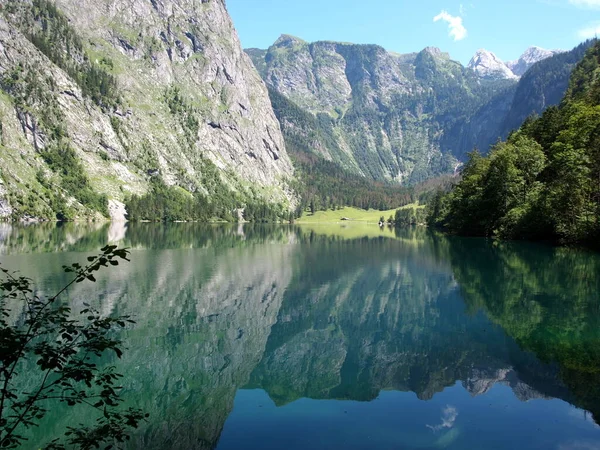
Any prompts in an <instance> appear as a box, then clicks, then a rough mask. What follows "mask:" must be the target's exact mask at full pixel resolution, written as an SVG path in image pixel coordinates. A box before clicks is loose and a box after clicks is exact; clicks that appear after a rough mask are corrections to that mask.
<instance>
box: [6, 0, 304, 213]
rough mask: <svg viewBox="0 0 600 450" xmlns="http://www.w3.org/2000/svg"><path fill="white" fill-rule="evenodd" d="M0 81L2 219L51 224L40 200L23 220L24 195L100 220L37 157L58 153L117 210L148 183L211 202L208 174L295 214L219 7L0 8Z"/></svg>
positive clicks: (245, 64) (284, 170) (278, 150)
mask: <svg viewBox="0 0 600 450" xmlns="http://www.w3.org/2000/svg"><path fill="white" fill-rule="evenodd" d="M83 12H84V13H83ZM0 77H1V79H2V83H1V86H2V91H3V94H2V95H1V96H0V112H1V116H0V120H1V121H2V128H3V130H5V132H4V133H3V140H2V146H3V152H2V153H3V159H2V161H0V165H1V167H2V169H3V171H2V175H3V181H4V191H7V192H8V194H7V195H4V196H3V200H2V201H3V203H2V208H1V211H2V212H3V214H4V215H7V214H8V213H10V212H11V208H12V210H15V209H16V210H17V213H18V215H21V216H23V215H27V213H28V212H29V210H31V215H36V214H38V215H42V216H44V215H48V209H49V208H45V206H48V204H49V203H50V199H49V197H50V196H49V195H40V196H39V198H37V197H36V199H35V201H36V202H37V203H39V204H37V203H36V207H32V208H27V207H25V206H24V205H26V204H27V199H26V198H25V197H27V196H30V195H31V192H32V191H35V189H32V188H31V186H37V187H39V189H38V191H40V192H42V193H44V192H45V190H53V189H52V187H53V186H55V185H56V186H62V187H63V189H62V191H59V193H58V194H57V195H58V197H60V198H62V199H63V200H64V201H65V202H66V203H67V204H68V205H73V206H74V207H76V209H77V211H78V213H81V214H88V215H89V214H92V211H93V210H94V209H97V208H94V207H93V205H89V204H88V203H86V201H85V199H82V198H78V197H77V196H73V195H70V193H69V192H68V191H69V190H68V189H65V187H64V183H61V176H60V173H59V172H60V171H59V170H57V168H56V165H54V166H53V165H52V164H49V163H48V160H49V158H48V157H47V155H46V154H45V153H47V152H48V149H52V148H54V147H56V146H59V147H61V148H64V147H65V146H68V147H69V148H71V149H72V151H73V152H74V154H75V159H76V161H79V162H80V164H81V165H82V168H83V169H82V171H83V174H84V175H85V176H87V178H88V180H89V185H90V189H91V190H92V191H95V192H97V193H101V194H106V196H108V198H109V199H114V200H117V201H122V200H123V199H124V197H125V196H127V195H128V194H130V193H141V192H144V191H145V190H146V189H147V186H148V181H149V179H150V177H151V176H160V177H161V178H162V179H163V180H164V181H165V182H166V183H167V184H168V185H178V186H180V187H182V188H184V189H186V190H188V191H190V192H206V193H207V194H209V195H210V194H212V192H211V187H210V184H211V181H210V180H209V177H210V174H212V173H213V172H214V166H216V167H217V168H218V174H219V176H220V178H221V181H222V182H223V184H225V185H227V186H228V188H229V189H231V190H232V191H236V192H238V193H240V194H241V195H242V196H247V197H261V198H266V199H267V200H268V201H270V202H285V203H290V202H291V203H293V194H291V192H290V190H289V189H288V187H287V179H289V178H290V177H292V176H293V168H292V165H291V163H290V161H289V158H288V156H287V153H286V150H285V144H284V141H283V137H282V135H281V131H280V127H279V123H278V121H277V119H276V117H275V115H274V113H273V110H272V108H271V105H270V102H269V98H268V94H267V90H266V88H265V86H264V84H263V82H262V80H261V78H260V76H259V75H258V73H257V72H256V70H255V69H254V67H253V65H252V63H251V61H250V59H249V58H248V57H247V56H246V55H245V54H244V52H243V51H242V50H241V47H240V43H239V40H238V37H237V34H236V32H235V29H234V27H233V24H232V22H231V19H230V18H229V15H228V13H227V10H226V7H225V3H224V2H223V1H222V0H202V1H193V0H155V1H150V2H147V1H142V0H118V1H112V0H111V1H108V0H100V1H91V0H82V1H79V0H77V1H75V0H58V1H57V2H56V4H55V5H54V3H50V2H47V1H45V0H32V1H25V2H22V1H16V0H8V2H7V3H6V6H5V7H4V8H3V9H2V12H1V15H0ZM30 93H33V95H28V94H30ZM48 116H50V117H48ZM59 125H60V133H59V135H56V128H57V127H58V126H59ZM7 129H8V130H9V132H6V130H7ZM40 155H41V156H42V157H40ZM19 158H22V159H24V160H26V164H20V163H18V162H12V160H19ZM14 164H18V168H17V169H18V170H17V171H16V173H11V174H10V175H6V172H7V169H9V168H10V169H11V170H10V172H13V171H12V167H13V165H14ZM21 166H22V167H21ZM39 171H42V172H47V178H48V180H50V181H47V182H45V183H44V182H41V181H40V179H39V178H40V177H39V176H36V173H37V172H39ZM42 181H43V180H42ZM28 185H29V186H30V187H27V186H28ZM54 191H56V189H54ZM1 192H2V191H0V194H1Z"/></svg>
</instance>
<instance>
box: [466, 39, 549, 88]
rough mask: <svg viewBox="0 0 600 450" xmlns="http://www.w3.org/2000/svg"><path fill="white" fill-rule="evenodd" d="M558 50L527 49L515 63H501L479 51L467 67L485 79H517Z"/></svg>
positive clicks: (499, 60)
mask: <svg viewBox="0 0 600 450" xmlns="http://www.w3.org/2000/svg"><path fill="white" fill-rule="evenodd" d="M558 53H561V51H560V50H546V49H543V48H540V47H529V48H528V49H527V50H526V51H525V53H523V54H522V55H521V56H520V57H519V59H517V60H515V61H508V62H503V61H502V60H501V59H500V58H498V57H497V56H496V55H495V54H494V53H492V52H490V51H488V50H485V49H480V50H477V53H475V56H473V58H471V61H470V62H469V64H468V65H467V67H468V68H469V69H471V70H473V71H474V72H475V73H477V74H478V75H479V76H480V77H482V78H485V79H491V80H497V79H506V80H511V79H518V78H520V77H522V76H523V75H524V74H525V72H527V71H528V70H529V69H530V68H531V66H533V65H534V64H535V63H538V62H540V61H543V60H544V59H547V58H550V57H552V56H554V55H556V54H558Z"/></svg>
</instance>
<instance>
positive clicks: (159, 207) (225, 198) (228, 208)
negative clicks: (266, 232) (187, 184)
mask: <svg viewBox="0 0 600 450" xmlns="http://www.w3.org/2000/svg"><path fill="white" fill-rule="evenodd" d="M125 206H126V209H127V218H128V219H129V220H131V221H133V222H139V221H149V222H177V221H196V222H209V221H219V220H220V221H227V222H237V221H238V220H240V218H241V219H242V220H244V221H247V222H263V223H268V222H279V221H283V220H293V216H290V213H289V211H288V210H287V209H285V208H284V207H283V206H281V205H275V204H272V203H267V202H265V201H263V200H260V199H244V198H242V197H241V196H240V195H236V194H235V193H233V192H230V191H228V190H226V189H225V188H223V187H220V188H219V189H218V191H217V192H215V193H213V194H212V195H207V194H206V193H201V192H196V193H190V192H188V191H186V190H184V189H182V188H180V187H178V186H167V185H166V184H165V183H164V182H163V181H162V179H160V178H158V177H156V178H152V181H151V186H150V190H149V191H148V193H146V194H144V195H142V196H137V195H134V196H131V197H130V198H129V199H127V201H126V205H125ZM238 209H239V210H240V211H241V214H242V216H241V217H240V216H239V215H238Z"/></svg>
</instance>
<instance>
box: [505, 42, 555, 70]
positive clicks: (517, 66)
mask: <svg viewBox="0 0 600 450" xmlns="http://www.w3.org/2000/svg"><path fill="white" fill-rule="evenodd" d="M560 52H561V51H560V50H546V49H544V48H541V47H537V46H531V47H529V48H528V49H527V50H525V52H524V53H523V54H522V55H521V56H520V57H519V59H517V60H515V61H509V62H508V63H506V65H507V66H508V68H510V69H511V70H512V71H513V73H514V74H515V75H516V76H518V77H520V76H523V75H524V74H525V72H527V71H528V70H529V68H530V67H531V66H533V65H534V64H535V63H537V62H540V61H542V60H544V59H546V58H550V57H551V56H554V55H556V54H557V53H560Z"/></svg>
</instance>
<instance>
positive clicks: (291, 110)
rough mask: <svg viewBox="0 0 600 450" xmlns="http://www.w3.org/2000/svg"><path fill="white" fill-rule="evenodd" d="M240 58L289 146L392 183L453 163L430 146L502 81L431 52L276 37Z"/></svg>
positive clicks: (447, 154)
mask: <svg viewBox="0 0 600 450" xmlns="http://www.w3.org/2000/svg"><path fill="white" fill-rule="evenodd" d="M248 54H249V55H250V56H251V57H252V58H253V61H254V63H255V66H256V67H257V68H259V71H260V72H261V73H262V75H263V78H264V79H265V81H266V83H267V85H268V86H269V88H270V89H271V100H272V102H273V105H274V108H275V112H276V114H277V117H278V118H279V121H280V122H281V126H282V129H283V130H284V135H285V137H286V142H287V144H288V149H289V151H291V152H293V151H307V152H313V153H316V154H318V155H321V156H323V157H324V158H326V159H328V160H331V161H335V162H337V163H339V164H340V165H341V166H342V167H343V168H345V169H346V170H348V171H351V172H353V173H357V174H360V175H364V176H366V177H369V178H373V179H377V180H389V181H396V182H401V183H415V182H419V181H422V180H424V179H427V178H429V177H431V176H434V175H436V174H439V173H448V172H450V173H451V172H453V171H454V170H455V168H456V166H457V165H458V161H457V160H456V158H454V157H453V154H452V152H451V151H449V150H450V149H442V148H440V146H439V140H440V138H441V136H443V134H444V130H446V129H448V128H451V127H452V126H453V124H454V123H456V122H459V121H461V120H465V119H466V117H468V116H469V114H472V113H473V112H475V111H476V110H477V109H478V108H479V107H481V106H483V105H484V104H485V102H486V101H487V100H489V99H491V98H492V97H493V96H494V95H495V94H497V93H498V92H499V90H500V89H502V88H504V87H505V86H506V85H507V83H510V82H507V81H505V80H500V81H490V80H482V79H480V78H479V77H478V76H477V75H476V74H475V73H474V72H473V71H471V70H469V69H467V68H465V67H463V66H462V65H461V64H460V63H458V62H456V61H453V60H452V59H451V58H450V57H449V55H448V54H446V53H443V52H441V51H440V50H439V49H435V48H426V49H424V50H423V51H421V52H419V53H414V54H409V55H396V54H392V53H389V52H387V51H386V50H384V49H383V48H382V47H379V46H376V45H354V44H347V43H336V42H315V43H307V42H305V41H303V40H301V39H299V38H295V37H292V36H287V35H284V36H281V37H280V38H279V39H278V40H277V41H276V42H275V44H274V45H273V46H271V47H270V48H269V49H268V50H267V51H261V50H257V49H252V50H249V51H248Z"/></svg>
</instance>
